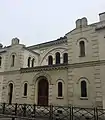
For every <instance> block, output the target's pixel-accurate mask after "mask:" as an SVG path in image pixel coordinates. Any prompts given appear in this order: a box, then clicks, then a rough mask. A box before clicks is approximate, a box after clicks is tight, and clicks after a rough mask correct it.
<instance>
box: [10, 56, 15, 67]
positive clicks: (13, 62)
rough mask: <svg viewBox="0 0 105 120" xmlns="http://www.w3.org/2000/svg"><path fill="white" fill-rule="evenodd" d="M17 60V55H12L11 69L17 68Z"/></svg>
mask: <svg viewBox="0 0 105 120" xmlns="http://www.w3.org/2000/svg"><path fill="white" fill-rule="evenodd" d="M15 60H16V55H15V54H12V55H11V67H14V66H15Z"/></svg>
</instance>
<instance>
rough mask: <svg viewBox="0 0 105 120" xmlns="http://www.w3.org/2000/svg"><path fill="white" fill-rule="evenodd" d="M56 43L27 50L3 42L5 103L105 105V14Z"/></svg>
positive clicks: (0, 68)
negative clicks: (4, 44) (5, 44)
mask: <svg viewBox="0 0 105 120" xmlns="http://www.w3.org/2000/svg"><path fill="white" fill-rule="evenodd" d="M99 18H100V21H99V22H97V23H93V24H90V25H88V21H87V19H86V18H85V17H84V18H82V19H78V20H77V21H76V28H75V29H73V30H72V31H70V32H68V33H67V34H65V36H64V37H61V38H59V39H57V40H54V41H50V42H46V43H42V44H38V45H33V46H28V47H26V46H25V45H23V44H20V43H19V39H18V38H13V39H12V41H11V45H10V46H7V47H3V46H2V45H1V44H0V102H6V103H10V104H11V103H28V104H29V103H30V104H38V105H50V104H53V105H74V106H88V107H92V106H100V107H104V106H105V103H104V100H105V90H104V88H105V73H104V72H105V54H104V49H105V13H101V14H99Z"/></svg>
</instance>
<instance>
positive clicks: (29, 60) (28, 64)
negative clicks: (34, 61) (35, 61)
mask: <svg viewBox="0 0 105 120" xmlns="http://www.w3.org/2000/svg"><path fill="white" fill-rule="evenodd" d="M30 62H31V57H29V58H28V63H27V66H28V67H30Z"/></svg>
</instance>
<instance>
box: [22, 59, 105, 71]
mask: <svg viewBox="0 0 105 120" xmlns="http://www.w3.org/2000/svg"><path fill="white" fill-rule="evenodd" d="M101 65H105V60H100V61H90V62H82V63H74V64H59V65H46V66H37V67H34V68H21V73H26V72H38V71H50V70H61V69H68V68H82V67H91V66H101Z"/></svg>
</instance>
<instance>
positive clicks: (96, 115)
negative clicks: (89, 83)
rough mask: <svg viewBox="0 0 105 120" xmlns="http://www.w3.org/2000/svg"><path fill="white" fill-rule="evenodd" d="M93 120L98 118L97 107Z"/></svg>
mask: <svg viewBox="0 0 105 120" xmlns="http://www.w3.org/2000/svg"><path fill="white" fill-rule="evenodd" d="M95 113H96V114H95V120H98V109H97V107H96V108H95Z"/></svg>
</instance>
